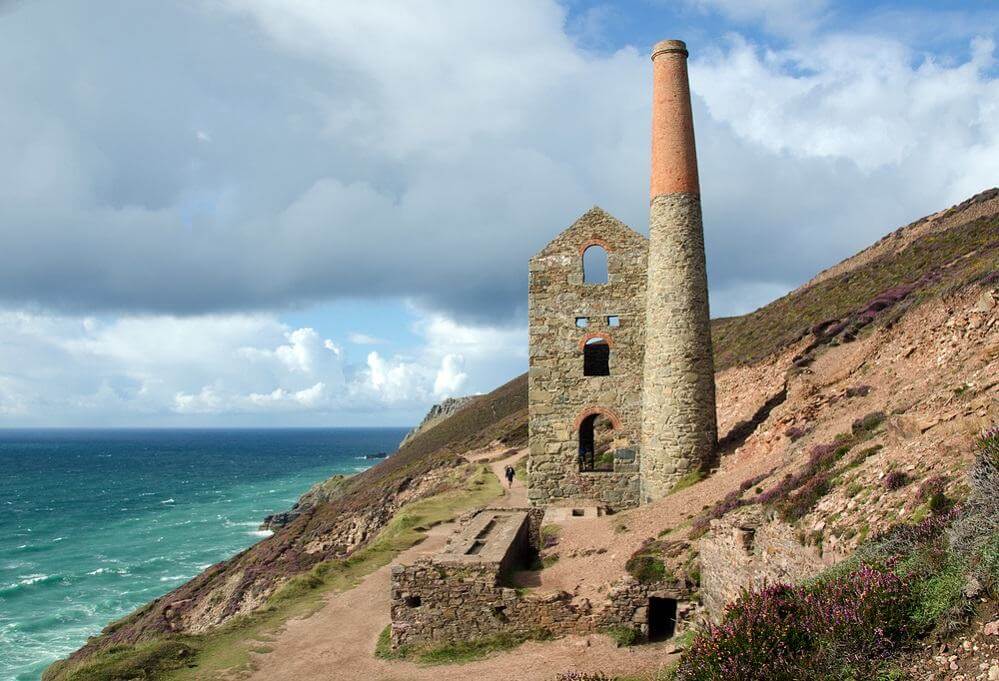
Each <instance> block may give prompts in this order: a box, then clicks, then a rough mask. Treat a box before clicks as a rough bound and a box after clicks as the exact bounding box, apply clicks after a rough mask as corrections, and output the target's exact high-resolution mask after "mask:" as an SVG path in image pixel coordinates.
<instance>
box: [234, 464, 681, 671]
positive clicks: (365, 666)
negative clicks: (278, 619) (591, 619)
mask: <svg viewBox="0 0 999 681" xmlns="http://www.w3.org/2000/svg"><path fill="white" fill-rule="evenodd" d="M496 454H497V452H495V451H494V452H492V456H495V455H496ZM523 455H524V452H523V451H520V452H518V453H517V454H515V455H513V456H511V457H509V458H506V459H501V460H499V461H494V462H490V467H491V468H492V470H493V471H494V472H495V473H497V476H502V473H503V469H504V467H505V466H506V465H507V464H512V463H514V462H515V461H516V460H517V459H518V458H519V457H520V456H523ZM477 458H479V459H480V460H487V459H489V458H490V457H489V456H488V455H487V453H484V454H483V455H481V457H477ZM501 479H502V478H501ZM503 482H504V488H505V480H504V481H503ZM525 503H526V491H525V490H524V485H523V483H521V482H520V481H519V480H514V485H513V488H512V489H509V490H507V492H506V495H505V496H504V498H503V499H502V500H500V501H499V504H501V505H510V506H517V505H524V504H525ZM452 529H453V526H452V525H451V524H445V525H440V526H438V527H436V528H434V529H433V530H431V532H430V533H429V534H428V537H427V539H426V540H425V541H424V542H423V543H422V544H419V545H418V546H414V547H413V548H411V549H409V550H408V551H405V552H404V553H402V554H401V555H400V556H399V560H400V561H401V562H411V561H413V560H415V559H416V558H418V557H419V556H421V555H426V554H429V553H433V552H435V551H437V550H438V549H440V548H441V547H442V546H443V545H444V539H445V537H446V536H447V534H448V533H449V532H450V531H451V530H452ZM389 584H390V567H389V566H385V567H383V568H381V569H379V570H377V571H375V572H373V573H372V574H370V575H368V577H366V578H365V579H364V581H363V582H362V583H361V584H360V585H358V586H357V587H356V588H354V589H351V590H350V591H346V592H344V593H341V594H333V595H331V596H330V597H329V598H328V599H327V601H326V604H325V605H324V606H323V608H322V609H320V610H319V611H318V612H316V613H315V614H313V615H312V616H310V617H308V618H305V619H297V620H291V621H289V622H288V624H287V626H286V627H285V628H284V629H283V630H282V631H281V632H280V633H279V634H278V635H277V637H276V639H275V640H274V641H273V642H271V643H269V644H268V645H269V647H270V648H271V652H269V653H265V654H260V655H254V663H255V665H256V667H257V669H256V671H255V672H254V673H253V675H252V676H251V677H250V678H252V679H257V680H259V681H291V680H293V679H294V680H295V681H308V680H311V679H324V680H327V679H329V680H337V681H339V680H341V679H342V680H343V681H354V680H355V679H356V680H358V681H362V680H363V681H368V680H371V681H469V680H470V679H496V680H497V681H499V680H504V681H505V680H507V679H516V680H517V681H552V680H553V679H554V678H555V675H556V674H557V673H558V672H563V671H569V670H578V671H591V672H592V671H603V672H604V673H606V674H611V675H614V674H626V673H628V674H634V673H636V672H638V671H640V670H645V671H651V670H654V669H656V668H658V667H659V666H660V665H665V664H667V663H668V662H670V661H671V660H672V659H673V657H674V656H673V655H670V651H671V650H672V646H671V645H670V644H669V642H666V643H663V644H654V645H645V646H637V647H634V648H617V647H615V646H614V643H613V642H612V641H611V640H610V639H609V638H607V637H606V636H600V635H590V636H570V637H566V638H562V639H559V640H556V641H548V642H543V643H542V642H528V643H525V644H524V645H522V646H520V647H518V648H516V649H515V650H512V651H508V652H505V653H500V654H497V655H494V656H492V657H490V658H488V659H485V660H480V661H477V662H470V663H467V664H461V665H446V666H434V667H425V666H419V665H416V664H413V663H410V662H397V661H391V662H390V661H385V660H380V659H378V658H376V657H375V656H374V650H375V643H376V642H377V640H378V635H379V633H381V631H382V629H384V628H385V627H386V626H387V625H388V624H389Z"/></svg>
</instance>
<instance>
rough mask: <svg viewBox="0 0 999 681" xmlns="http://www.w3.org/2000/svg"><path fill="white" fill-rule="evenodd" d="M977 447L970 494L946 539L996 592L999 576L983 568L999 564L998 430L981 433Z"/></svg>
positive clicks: (993, 429)
mask: <svg viewBox="0 0 999 681" xmlns="http://www.w3.org/2000/svg"><path fill="white" fill-rule="evenodd" d="M976 444H977V449H978V451H977V453H976V455H975V463H974V464H973V465H972V467H971V475H970V476H969V480H968V482H969V483H970V487H971V494H970V496H969V497H968V500H967V502H966V503H965V504H964V513H963V514H962V517H961V518H960V519H959V520H958V521H957V522H955V523H954V525H953V526H952V527H951V528H950V530H949V531H948V537H949V538H950V543H951V546H952V547H953V548H954V549H955V550H956V551H957V552H958V553H960V554H961V555H962V556H964V557H965V558H966V559H968V560H970V561H971V562H972V563H973V564H974V565H975V566H976V573H977V574H978V575H979V576H980V577H982V578H984V579H985V580H986V581H987V582H990V583H991V584H992V585H993V586H992V588H993V589H995V590H999V574H995V573H994V572H990V569H989V568H987V567H986V566H987V565H990V564H991V565H999V556H996V552H997V549H999V427H996V426H993V427H992V428H990V429H988V430H986V431H984V432H983V433H982V436H981V437H980V438H979V439H978V442H977V443H976Z"/></svg>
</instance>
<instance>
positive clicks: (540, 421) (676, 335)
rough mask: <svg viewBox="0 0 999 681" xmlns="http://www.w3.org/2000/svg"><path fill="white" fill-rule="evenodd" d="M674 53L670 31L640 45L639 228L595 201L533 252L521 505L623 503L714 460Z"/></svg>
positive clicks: (709, 370) (699, 231)
mask: <svg viewBox="0 0 999 681" xmlns="http://www.w3.org/2000/svg"><path fill="white" fill-rule="evenodd" d="M686 60H687V49H686V46H685V45H684V43H682V42H681V41H679V40H665V41H662V42H660V43H658V44H657V45H656V46H655V48H654V49H653V52H652V61H653V73H654V78H653V81H654V90H653V116H652V183H651V203H650V219H649V234H650V238H649V240H646V239H645V238H644V237H642V235H640V234H638V233H637V232H634V231H633V230H631V229H630V228H628V227H627V226H625V225H624V224H623V223H621V222H620V221H618V220H616V219H615V218H613V217H611V216H610V215H608V214H607V213H605V212H604V211H602V210H600V209H599V208H593V209H592V210H590V211H589V212H587V213H586V214H585V215H583V216H582V217H581V218H579V220H577V221H576V222H575V224H573V225H572V226H571V227H569V228H568V229H567V230H565V231H564V232H562V233H561V234H559V235H558V236H557V237H556V238H555V239H554V240H553V241H552V242H551V243H549V244H548V245H547V246H545V248H544V249H543V250H542V251H541V252H540V253H538V254H537V255H535V256H534V257H533V258H531V263H530V284H529V294H528V295H529V300H528V307H529V324H530V373H529V381H528V385H529V389H528V394H529V410H530V455H529V460H528V467H527V470H528V488H529V489H528V498H529V499H530V501H531V503H532V504H536V505H547V504H553V503H559V502H562V501H567V500H580V501H581V500H587V501H592V502H596V503H598V504H604V505H605V506H607V507H609V508H612V509H614V508H623V507H628V506H635V505H637V504H639V503H645V502H651V501H655V500H656V499H659V498H661V497H663V496H665V495H666V494H668V493H669V491H670V490H671V489H672V488H673V486H674V485H675V484H676V483H677V482H678V481H679V480H680V479H681V478H682V477H683V476H684V475H686V474H687V473H689V472H691V471H692V470H693V469H696V468H705V467H709V466H710V465H712V463H713V461H714V456H715V447H716V444H717V425H716V420H715V386H714V361H713V356H712V348H711V331H710V326H709V314H708V288H707V274H706V268H705V261H704V234H703V228H702V226H701V202H700V187H699V184H698V177H697V154H696V150H695V147H694V127H693V118H692V115H691V109H690V87H689V85H688V83H687V61H686ZM601 256H602V257H603V258H604V259H605V260H604V263H601V262H600V257H601Z"/></svg>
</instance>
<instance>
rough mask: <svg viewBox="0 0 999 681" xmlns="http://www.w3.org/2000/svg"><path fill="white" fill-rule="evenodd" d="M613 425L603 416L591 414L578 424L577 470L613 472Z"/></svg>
mask: <svg viewBox="0 0 999 681" xmlns="http://www.w3.org/2000/svg"><path fill="white" fill-rule="evenodd" d="M613 443H614V424H613V422H612V421H611V420H610V419H609V418H607V417H606V416H604V415H603V414H599V413H598V414H591V415H589V416H587V417H586V418H585V419H583V421H582V423H580V424H579V470H580V471H581V472H587V471H603V472H609V471H613V470H614V452H613V450H612V446H613Z"/></svg>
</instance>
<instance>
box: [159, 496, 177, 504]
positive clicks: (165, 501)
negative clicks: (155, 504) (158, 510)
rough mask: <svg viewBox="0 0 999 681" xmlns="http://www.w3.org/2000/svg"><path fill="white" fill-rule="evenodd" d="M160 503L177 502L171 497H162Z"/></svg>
mask: <svg viewBox="0 0 999 681" xmlns="http://www.w3.org/2000/svg"><path fill="white" fill-rule="evenodd" d="M160 503H161V504H174V503H177V502H175V501H174V499H173V497H170V498H169V499H164V500H163V501H161V502H160Z"/></svg>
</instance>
